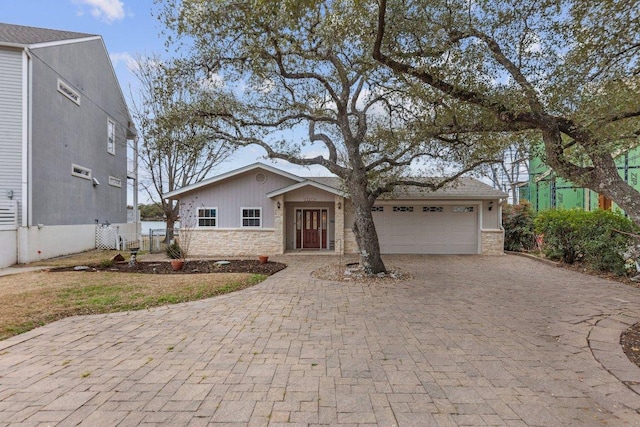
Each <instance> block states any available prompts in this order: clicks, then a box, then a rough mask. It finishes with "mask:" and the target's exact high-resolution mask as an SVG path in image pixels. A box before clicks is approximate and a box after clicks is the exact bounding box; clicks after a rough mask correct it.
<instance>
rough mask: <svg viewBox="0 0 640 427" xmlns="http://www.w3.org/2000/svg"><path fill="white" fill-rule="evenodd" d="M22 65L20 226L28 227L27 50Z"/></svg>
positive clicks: (29, 67)
mask: <svg viewBox="0 0 640 427" xmlns="http://www.w3.org/2000/svg"><path fill="white" fill-rule="evenodd" d="M23 58H24V61H23V63H22V76H23V79H22V200H21V201H22V218H21V226H22V227H29V226H30V225H31V221H32V213H33V212H32V211H33V207H32V203H31V199H32V197H31V161H32V158H31V148H32V144H33V141H32V118H33V117H32V111H31V105H32V98H31V97H32V84H33V81H32V75H33V62H32V60H31V54H30V53H29V49H28V48H25V49H24V50H23Z"/></svg>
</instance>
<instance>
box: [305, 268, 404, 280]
mask: <svg viewBox="0 0 640 427" xmlns="http://www.w3.org/2000/svg"><path fill="white" fill-rule="evenodd" d="M311 276H312V277H315V278H316V279H322V280H331V281H333V282H355V283H367V284H374V283H375V284H383V283H397V282H401V281H404V280H408V279H411V278H412V276H411V275H410V274H409V273H406V272H404V271H402V270H400V269H399V268H396V267H390V268H387V272H386V273H380V274H374V275H370V274H366V273H365V272H364V270H363V269H362V267H360V265H359V264H358V263H350V264H346V265H339V264H338V265H330V266H327V267H323V268H320V269H318V270H315V271H313V272H312V273H311Z"/></svg>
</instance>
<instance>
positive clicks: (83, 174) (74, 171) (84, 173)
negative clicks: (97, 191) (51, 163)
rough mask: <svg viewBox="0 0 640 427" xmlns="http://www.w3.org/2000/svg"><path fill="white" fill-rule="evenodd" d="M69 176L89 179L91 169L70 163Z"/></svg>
mask: <svg viewBox="0 0 640 427" xmlns="http://www.w3.org/2000/svg"><path fill="white" fill-rule="evenodd" d="M71 175H73V176H77V177H78V178H84V179H91V169H89V168H85V167H83V166H80V165H76V164H73V163H72V164H71Z"/></svg>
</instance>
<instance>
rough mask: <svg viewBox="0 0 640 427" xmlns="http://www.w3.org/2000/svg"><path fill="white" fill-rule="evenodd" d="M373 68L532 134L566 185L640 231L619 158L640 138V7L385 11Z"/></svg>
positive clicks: (576, 0) (463, 0) (440, 5)
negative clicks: (600, 197) (605, 200)
mask: <svg viewBox="0 0 640 427" xmlns="http://www.w3.org/2000/svg"><path fill="white" fill-rule="evenodd" d="M374 9H375V10H376V13H377V20H378V23H377V28H376V30H375V43H374V47H373V50H372V53H373V56H374V58H375V59H376V60H377V61H379V62H380V63H381V64H384V65H385V66H387V67H389V69H390V70H393V72H394V73H396V74H397V75H399V76H400V75H401V76H406V77H410V78H412V79H413V80H414V81H416V82H420V83H422V84H423V85H424V86H425V88H428V90H434V91H437V92H439V93H441V94H442V96H443V98H444V99H448V100H452V101H457V102H462V103H465V104H466V105H467V106H468V108H469V110H470V111H474V112H475V114H480V115H483V117H485V121H484V122H483V125H482V127H483V128H484V129H485V130H492V129H495V128H501V129H503V130H505V131H507V132H508V133H513V134H516V133H520V132H522V131H523V129H529V130H530V131H532V132H534V134H535V135H534V137H536V138H540V139H541V140H542V142H543V144H544V153H545V159H546V162H547V163H548V164H549V165H550V166H551V167H552V168H553V169H554V170H555V171H556V172H557V173H558V174H559V175H560V176H562V177H564V178H566V179H569V180H571V181H573V182H574V183H576V184H577V185H580V186H584V187H588V188H590V189H592V190H594V191H596V192H598V193H601V194H604V195H605V196H607V197H609V198H610V199H612V200H614V201H615V202H616V203H617V204H618V205H620V206H621V207H622V208H623V209H624V210H625V211H626V213H627V214H628V215H629V216H630V217H631V218H632V219H633V221H634V222H635V223H636V224H639V225H640V193H638V191H636V190H634V189H633V188H632V187H631V186H629V185H628V184H627V183H626V182H625V181H624V180H623V179H622V178H621V177H620V175H619V173H618V170H617V168H616V165H615V163H614V156H615V155H616V154H617V153H619V152H620V151H621V150H627V149H629V148H632V147H634V146H637V145H638V143H639V142H640V141H639V136H640V55H639V54H640V8H639V7H638V3H637V1H634V0H606V1H599V2H590V1H582V0H526V1H525V0H501V1H497V0H487V1H468V0H433V1H422V0H378V2H377V4H376V5H375V6H374Z"/></svg>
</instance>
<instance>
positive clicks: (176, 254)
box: [165, 242, 184, 259]
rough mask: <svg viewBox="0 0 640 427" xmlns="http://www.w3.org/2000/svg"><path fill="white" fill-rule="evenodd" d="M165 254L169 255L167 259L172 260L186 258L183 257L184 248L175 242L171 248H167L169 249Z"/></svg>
mask: <svg viewBox="0 0 640 427" xmlns="http://www.w3.org/2000/svg"><path fill="white" fill-rule="evenodd" d="M165 253H166V254H167V257H169V258H171V259H182V258H184V256H183V255H184V251H183V250H182V248H181V247H180V245H179V244H178V242H173V243H171V244H170V245H169V246H167V249H166V250H165Z"/></svg>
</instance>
